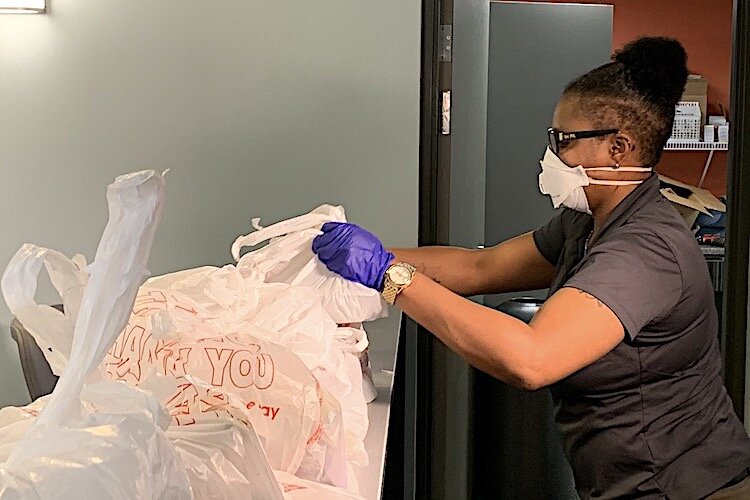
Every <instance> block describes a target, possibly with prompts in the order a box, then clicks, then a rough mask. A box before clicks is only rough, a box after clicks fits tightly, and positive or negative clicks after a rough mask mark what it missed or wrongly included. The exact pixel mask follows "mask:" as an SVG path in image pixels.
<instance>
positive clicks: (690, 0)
mask: <svg viewBox="0 0 750 500" xmlns="http://www.w3.org/2000/svg"><path fill="white" fill-rule="evenodd" d="M547 1H552V2H558V3H570V0H569V1H568V2H564V1H563V0H547ZM576 3H598V4H608V5H613V6H614V25H613V41H612V42H613V46H614V48H615V49H618V48H621V47H622V46H623V45H625V43H627V42H628V41H630V40H633V39H635V38H638V37H639V36H644V35H649V36H669V37H672V38H676V39H677V40H679V41H680V42H682V44H683V45H684V46H685V50H687V53H688V68H689V70H690V72H691V73H696V74H700V75H703V76H704V77H705V78H706V79H707V80H708V113H709V114H719V104H722V105H723V106H724V108H725V109H728V108H729V86H730V78H731V48H732V0H610V1H595V0H592V1H586V0H582V1H579V2H576ZM707 155H708V153H707V152H671V151H668V152H665V153H664V156H663V157H662V160H661V162H660V163H659V165H658V166H657V171H659V172H661V173H664V174H665V175H668V176H670V177H674V178H676V179H678V180H681V181H683V182H687V183H690V184H697V183H698V180H699V179H700V176H701V172H702V171H703V166H704V164H705V162H706V159H707ZM704 187H706V188H708V189H710V190H711V191H713V192H714V194H716V195H724V194H726V188H727V154H726V153H725V152H721V151H719V152H716V154H715V155H714V159H713V162H712V163H711V169H710V170H709V172H708V176H707V177H706V181H705V182H704Z"/></svg>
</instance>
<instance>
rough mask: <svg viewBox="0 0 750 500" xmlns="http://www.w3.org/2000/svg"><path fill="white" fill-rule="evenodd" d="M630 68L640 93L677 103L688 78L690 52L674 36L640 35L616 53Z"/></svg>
mask: <svg viewBox="0 0 750 500" xmlns="http://www.w3.org/2000/svg"><path fill="white" fill-rule="evenodd" d="M613 58H614V60H615V61H616V62H619V63H621V64H622V65H623V66H625V68H626V69H627V70H628V73H629V74H630V76H631V78H632V80H633V85H634V86H635V87H636V90H637V91H638V93H640V94H641V95H643V96H644V97H647V98H649V99H652V100H658V101H666V102H668V103H669V104H670V105H671V106H674V105H675V104H677V101H679V100H680V97H681V96H682V92H683V91H684V90H685V83H686V82H687V75H688V71H687V54H686V53H685V49H684V48H683V47H682V44H681V43H680V42H678V41H677V40H674V39H672V38H661V37H659V38H650V37H648V38H639V39H638V40H635V41H633V42H630V43H628V44H627V45H625V47H623V49H622V50H620V51H618V52H617V53H615V55H614V57H613Z"/></svg>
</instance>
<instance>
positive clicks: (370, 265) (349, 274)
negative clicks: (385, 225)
mask: <svg viewBox="0 0 750 500" xmlns="http://www.w3.org/2000/svg"><path fill="white" fill-rule="evenodd" d="M321 229H322V231H323V234H321V235H320V236H317V237H316V238H315V240H313V244H312V250H313V252H315V253H316V254H317V255H318V258H319V259H320V260H321V262H323V264H325V265H326V267H327V268H328V269H330V270H331V271H333V272H334V273H336V274H338V275H340V276H342V277H344V278H346V279H348V280H350V281H356V282H357V283H361V284H362V285H365V286H366V287H369V288H373V289H375V290H378V291H381V290H382V289H383V278H384V277H385V271H386V270H387V269H388V265H389V264H390V263H391V261H392V260H393V259H394V256H393V254H392V253H391V252H389V251H387V250H386V249H385V248H383V244H382V243H381V242H380V240H379V239H378V237H377V236H375V235H374V234H372V233H370V232H369V231H366V230H364V229H362V228H361V227H359V226H357V225H354V224H349V223H348V222H327V223H325V224H323V227H322V228H321Z"/></svg>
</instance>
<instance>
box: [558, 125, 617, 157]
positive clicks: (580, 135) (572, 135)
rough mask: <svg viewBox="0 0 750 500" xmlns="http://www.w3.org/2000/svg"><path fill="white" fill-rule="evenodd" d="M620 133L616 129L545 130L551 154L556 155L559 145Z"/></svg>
mask: <svg viewBox="0 0 750 500" xmlns="http://www.w3.org/2000/svg"><path fill="white" fill-rule="evenodd" d="M618 132H620V129H617V128H607V129H600V130H579V131H578V132H564V131H562V130H557V129H556V128H552V127H550V128H548V129H547V139H548V140H549V147H550V149H552V152H553V153H555V154H558V153H559V152H560V143H562V142H569V141H575V140H578V139H590V138H592V137H603V136H605V135H610V134H616V133H618Z"/></svg>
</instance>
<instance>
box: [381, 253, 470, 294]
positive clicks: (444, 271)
mask: <svg viewBox="0 0 750 500" xmlns="http://www.w3.org/2000/svg"><path fill="white" fill-rule="evenodd" d="M389 250H390V251H391V252H392V253H393V254H394V255H395V256H396V259H395V261H396V262H407V263H409V264H411V265H413V266H414V267H416V268H417V270H418V271H419V272H421V273H422V274H424V275H425V276H428V277H429V278H431V279H432V280H434V281H435V282H437V283H440V284H441V285H443V286H444V287H446V288H447V289H449V290H451V291H452V292H454V293H457V294H459V295H464V296H467V295H473V294H475V293H476V292H475V291H476V290H477V288H478V276H477V274H478V269H477V252H476V251H475V250H468V249H466V248H457V247H447V246H446V247H438V246H432V247H420V248H389Z"/></svg>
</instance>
